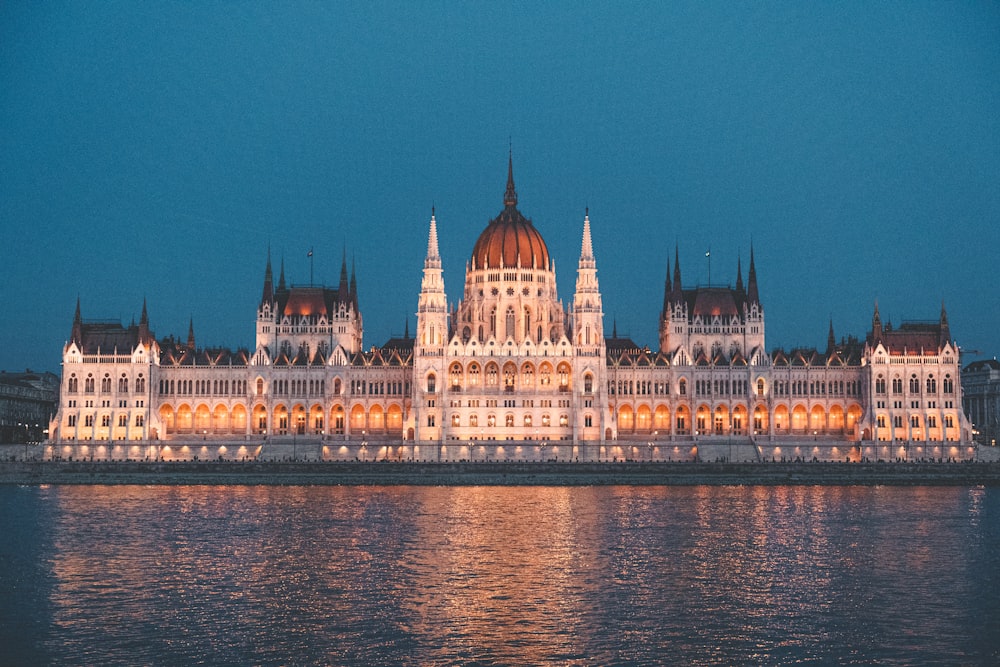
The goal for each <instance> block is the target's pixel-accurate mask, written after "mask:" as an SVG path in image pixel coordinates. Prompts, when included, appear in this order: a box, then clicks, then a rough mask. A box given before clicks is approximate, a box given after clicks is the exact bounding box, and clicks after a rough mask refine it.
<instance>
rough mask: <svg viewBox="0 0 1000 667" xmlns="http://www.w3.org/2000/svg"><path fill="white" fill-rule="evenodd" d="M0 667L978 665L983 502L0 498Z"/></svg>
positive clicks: (911, 494) (758, 494)
mask: <svg viewBox="0 0 1000 667" xmlns="http://www.w3.org/2000/svg"><path fill="white" fill-rule="evenodd" d="M0 510H2V514H0V663H2V664H32V665H33V664H63V663H71V664H88V665H96V664H129V665H132V664H149V665H157V664H164V665H175V664H265V665H272V664H273V665H278V664H335V665H444V664H462V665H540V664H561V665H659V664H684V665H687V664H692V665H695V664H704V665H733V664H767V665H772V664H773V665H777V664H824V665H825V664H897V665H934V664H940V665H958V664H972V665H994V664H998V663H1000V489H996V488H986V489H984V488H951V487H932V488H929V487H916V488H903V487H808V486H799V487H709V486H705V487H238V486H228V487H211V486H189V487H166V486H79V487H70V486H65V487H56V486H52V487H16V486H7V487H0Z"/></svg>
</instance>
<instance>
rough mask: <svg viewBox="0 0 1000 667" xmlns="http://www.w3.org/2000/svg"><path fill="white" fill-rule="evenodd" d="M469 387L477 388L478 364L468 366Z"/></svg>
mask: <svg viewBox="0 0 1000 667" xmlns="http://www.w3.org/2000/svg"><path fill="white" fill-rule="evenodd" d="M469 386H472V387H478V386H479V364H476V363H473V364H472V365H471V366H469Z"/></svg>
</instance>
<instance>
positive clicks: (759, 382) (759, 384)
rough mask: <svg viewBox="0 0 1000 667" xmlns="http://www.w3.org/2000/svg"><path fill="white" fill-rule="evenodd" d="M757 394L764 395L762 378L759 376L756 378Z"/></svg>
mask: <svg viewBox="0 0 1000 667" xmlns="http://www.w3.org/2000/svg"><path fill="white" fill-rule="evenodd" d="M757 395H758V396H763V395H764V378H760V379H758V380H757Z"/></svg>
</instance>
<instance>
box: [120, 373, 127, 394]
mask: <svg viewBox="0 0 1000 667" xmlns="http://www.w3.org/2000/svg"><path fill="white" fill-rule="evenodd" d="M118 393H119V394H127V393H128V378H127V377H126V376H125V374H124V373H122V376H121V377H120V378H119V379H118Z"/></svg>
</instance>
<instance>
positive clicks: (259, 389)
mask: <svg viewBox="0 0 1000 667" xmlns="http://www.w3.org/2000/svg"><path fill="white" fill-rule="evenodd" d="M257 395H258V396H263V395H264V380H263V378H257Z"/></svg>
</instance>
